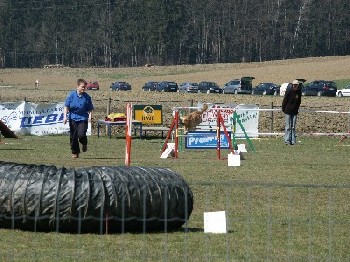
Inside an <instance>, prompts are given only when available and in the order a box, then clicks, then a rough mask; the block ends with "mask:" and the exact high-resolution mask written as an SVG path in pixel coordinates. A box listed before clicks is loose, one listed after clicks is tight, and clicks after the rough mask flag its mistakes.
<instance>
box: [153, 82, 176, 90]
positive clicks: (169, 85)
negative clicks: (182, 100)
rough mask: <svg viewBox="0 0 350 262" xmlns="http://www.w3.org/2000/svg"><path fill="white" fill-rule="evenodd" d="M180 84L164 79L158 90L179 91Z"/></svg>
mask: <svg viewBox="0 0 350 262" xmlns="http://www.w3.org/2000/svg"><path fill="white" fill-rule="evenodd" d="M177 90H178V85H177V83H175V82H171V81H163V82H160V83H159V84H158V85H157V91H158V92H177Z"/></svg>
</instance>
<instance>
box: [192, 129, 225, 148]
mask: <svg viewBox="0 0 350 262" xmlns="http://www.w3.org/2000/svg"><path fill="white" fill-rule="evenodd" d="M228 134H229V136H230V137H231V132H228ZM216 136H217V132H216V131H191V132H188V133H187V134H186V139H185V148H186V149H213V148H214V149H215V148H216V147H217V142H218V139H217V137H216ZM220 148H222V149H228V148H230V144H229V141H228V139H227V137H226V136H225V134H224V132H220Z"/></svg>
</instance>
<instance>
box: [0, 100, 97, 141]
mask: <svg viewBox="0 0 350 262" xmlns="http://www.w3.org/2000/svg"><path fill="white" fill-rule="evenodd" d="M63 108H64V103H53V104H34V103H30V102H13V103H12V102H9V103H0V119H1V121H2V122H3V123H4V124H6V125H7V127H8V128H9V129H10V130H12V131H13V132H15V133H16V134H31V135H37V136H43V135H52V134H68V133H69V124H66V125H64V124H63ZM87 134H88V135H91V123H89V128H88V132H87Z"/></svg>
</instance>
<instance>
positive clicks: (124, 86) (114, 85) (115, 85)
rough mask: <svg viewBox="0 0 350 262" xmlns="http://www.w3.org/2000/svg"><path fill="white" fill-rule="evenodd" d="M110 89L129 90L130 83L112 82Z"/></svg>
mask: <svg viewBox="0 0 350 262" xmlns="http://www.w3.org/2000/svg"><path fill="white" fill-rule="evenodd" d="M110 89H111V90H112V91H128V90H131V85H130V84H129V83H127V82H120V81H117V82H114V83H112V85H111V86H110Z"/></svg>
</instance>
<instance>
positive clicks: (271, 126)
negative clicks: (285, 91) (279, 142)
mask: <svg viewBox="0 0 350 262" xmlns="http://www.w3.org/2000/svg"><path fill="white" fill-rule="evenodd" d="M271 109H272V110H271V113H270V118H271V122H270V133H273V102H271Z"/></svg>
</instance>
